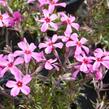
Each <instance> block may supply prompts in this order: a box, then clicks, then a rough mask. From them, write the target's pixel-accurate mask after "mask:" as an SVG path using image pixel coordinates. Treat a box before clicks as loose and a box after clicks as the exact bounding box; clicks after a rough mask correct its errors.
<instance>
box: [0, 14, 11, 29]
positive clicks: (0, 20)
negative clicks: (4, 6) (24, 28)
mask: <svg viewBox="0 0 109 109" xmlns="http://www.w3.org/2000/svg"><path fill="white" fill-rule="evenodd" d="M9 23H10V16H9V15H8V14H7V13H4V14H0V27H8V26H9Z"/></svg>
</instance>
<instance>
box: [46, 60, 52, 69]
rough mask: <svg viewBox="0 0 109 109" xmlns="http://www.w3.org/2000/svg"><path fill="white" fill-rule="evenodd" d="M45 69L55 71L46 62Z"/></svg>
mask: <svg viewBox="0 0 109 109" xmlns="http://www.w3.org/2000/svg"><path fill="white" fill-rule="evenodd" d="M45 69H47V70H51V69H53V66H52V65H51V64H50V63H49V62H46V63H45Z"/></svg>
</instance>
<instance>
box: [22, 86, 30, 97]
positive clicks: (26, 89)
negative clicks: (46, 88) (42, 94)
mask: <svg viewBox="0 0 109 109" xmlns="http://www.w3.org/2000/svg"><path fill="white" fill-rule="evenodd" d="M21 91H22V93H24V94H25V95H28V94H29V93H30V88H29V87H28V86H26V85H24V86H22V88H21Z"/></svg>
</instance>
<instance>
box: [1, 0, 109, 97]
mask: <svg viewBox="0 0 109 109" xmlns="http://www.w3.org/2000/svg"><path fill="white" fill-rule="evenodd" d="M35 2H36V1H35V0H28V1H27V3H35ZM38 2H39V4H40V9H42V10H41V11H40V14H41V17H40V18H37V17H36V18H35V21H36V22H38V23H39V24H40V31H41V32H42V33H43V34H45V40H44V41H43V42H40V43H39V45H38V46H36V45H35V44H34V43H30V44H29V43H28V41H27V40H26V38H23V40H22V41H20V42H19V43H18V47H19V49H18V50H16V51H14V52H10V53H9V54H8V55H3V54H1V55H0V77H1V78H2V77H3V76H4V74H5V73H8V72H7V71H9V72H10V73H12V75H14V79H13V80H9V81H8V82H7V83H6V86H7V87H8V88H11V95H12V96H17V95H18V94H19V93H20V91H21V92H22V93H24V94H25V95H28V94H29V93H30V88H29V86H28V83H30V81H31V80H32V77H33V76H34V74H35V73H34V72H32V71H31V70H29V69H27V70H26V72H24V71H23V70H22V67H23V66H25V65H26V66H27V68H28V66H29V64H31V62H35V64H37V65H39V67H40V68H41V69H46V70H48V71H50V70H53V71H56V72H58V71H60V72H64V73H62V74H61V73H60V75H61V77H59V78H60V79H62V80H72V81H74V80H76V79H77V76H78V74H79V73H85V74H86V75H88V76H89V77H91V78H95V79H96V80H101V79H102V78H103V76H104V73H103V72H105V70H106V69H109V52H108V51H105V50H102V49H101V48H97V49H96V50H94V51H92V50H90V48H89V47H87V41H88V40H87V39H86V38H84V37H81V38H80V37H79V35H78V34H77V32H78V31H79V28H80V26H79V24H78V23H76V22H75V17H74V16H72V15H67V14H65V12H56V10H55V8H57V6H61V7H65V6H66V3H60V2H59V0H38ZM0 5H2V6H3V7H5V8H6V9H9V6H8V3H7V2H6V1H5V0H1V1H0ZM22 20H23V15H21V13H20V12H19V11H15V12H13V11H12V12H10V11H6V12H5V13H0V27H10V28H15V27H17V25H19V24H20V22H21V21H22ZM61 27H64V28H63V29H61ZM51 29H52V30H53V31H56V33H57V34H54V35H53V36H52V37H51V38H50V37H47V35H46V32H47V30H51ZM60 31H61V32H60ZM75 31H77V32H75ZM36 51H38V52H36ZM62 51H64V52H62ZM61 52H62V53H61ZM71 58H72V60H70V59H71ZM36 69H37V68H36ZM67 72H69V75H66V73H67ZM65 75H66V76H65Z"/></svg>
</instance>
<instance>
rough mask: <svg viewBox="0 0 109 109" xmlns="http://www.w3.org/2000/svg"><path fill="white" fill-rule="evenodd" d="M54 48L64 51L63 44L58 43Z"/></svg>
mask: <svg viewBox="0 0 109 109" xmlns="http://www.w3.org/2000/svg"><path fill="white" fill-rule="evenodd" d="M54 47H55V48H60V49H62V47H63V43H62V42H59V43H56V44H54Z"/></svg>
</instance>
